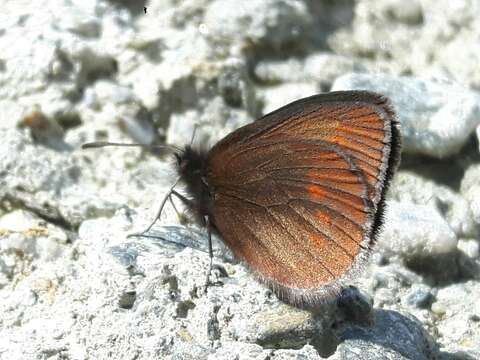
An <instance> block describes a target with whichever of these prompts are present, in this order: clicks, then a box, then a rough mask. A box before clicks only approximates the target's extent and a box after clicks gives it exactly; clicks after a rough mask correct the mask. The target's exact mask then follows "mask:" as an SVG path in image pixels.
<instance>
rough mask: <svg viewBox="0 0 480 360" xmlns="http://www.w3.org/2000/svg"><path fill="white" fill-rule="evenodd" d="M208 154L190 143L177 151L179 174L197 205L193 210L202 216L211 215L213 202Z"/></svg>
mask: <svg viewBox="0 0 480 360" xmlns="http://www.w3.org/2000/svg"><path fill="white" fill-rule="evenodd" d="M207 154H208V152H206V151H202V150H197V149H194V148H192V147H191V146H190V145H187V146H185V148H184V149H183V150H182V151H180V152H178V153H175V158H176V165H177V171H178V174H179V175H180V178H181V179H182V180H183V182H184V183H185V185H186V187H187V192H188V193H189V194H190V195H191V198H192V201H193V203H194V204H195V206H196V208H195V209H192V210H194V211H195V212H196V213H197V215H199V216H200V217H202V216H204V215H209V208H210V204H211V202H212V198H211V189H210V187H209V184H208V180H207V179H208V176H207V158H208V156H207Z"/></svg>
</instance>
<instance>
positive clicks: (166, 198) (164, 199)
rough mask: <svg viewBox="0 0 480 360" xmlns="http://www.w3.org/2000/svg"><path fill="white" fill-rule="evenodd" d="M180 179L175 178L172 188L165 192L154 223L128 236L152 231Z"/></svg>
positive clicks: (141, 234)
mask: <svg viewBox="0 0 480 360" xmlns="http://www.w3.org/2000/svg"><path fill="white" fill-rule="evenodd" d="M179 180H180V178H178V179H177V180H175V182H174V183H173V185H172V186H171V187H170V190H169V191H168V192H167V193H166V194H165V196H164V198H163V200H162V202H161V204H160V208H159V209H158V211H157V215H155V218H154V219H153V221H152V223H151V224H150V225H148V227H147V228H146V229H145V230H143V231H141V232H139V233H134V234H129V235H127V238H129V237H133V236H144V235H145V234H146V233H148V232H149V231H150V229H151V228H152V227H153V225H154V224H155V223H156V222H157V220H158V219H160V216H161V215H162V211H163V208H164V207H165V203H166V202H167V200H168V198H169V197H171V196H172V193H173V192H174V191H175V190H174V189H175V186H177V183H178V181H179Z"/></svg>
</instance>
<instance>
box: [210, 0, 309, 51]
mask: <svg viewBox="0 0 480 360" xmlns="http://www.w3.org/2000/svg"><path fill="white" fill-rule="evenodd" d="M310 22H311V19H310V17H309V14H308V11H307V8H306V7H305V5H304V4H303V3H301V2H298V1H291V0H281V1H271V0H268V1H259V0H252V1H250V2H249V3H248V5H247V4H242V5H239V4H238V3H237V2H235V1H233V0H215V1H212V3H211V4H210V5H209V6H208V8H207V10H206V12H205V17H204V24H205V31H206V32H207V33H208V35H209V37H211V38H212V40H213V41H214V42H221V43H229V42H230V43H233V44H242V42H244V41H247V40H248V41H250V42H252V43H253V46H255V47H260V48H265V47H268V48H273V49H274V50H279V49H281V48H283V47H286V46H294V47H298V46H299V45H301V43H302V41H304V40H305V39H306V37H305V35H306V33H307V31H308V29H309V26H310Z"/></svg>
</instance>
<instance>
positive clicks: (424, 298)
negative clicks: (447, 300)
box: [406, 285, 434, 309]
mask: <svg viewBox="0 0 480 360" xmlns="http://www.w3.org/2000/svg"><path fill="white" fill-rule="evenodd" d="M433 300H434V296H433V294H432V292H431V291H430V289H429V288H427V287H425V286H418V285H417V286H415V287H412V289H411V290H410V292H409V293H408V294H407V297H406V301H407V304H408V305H411V306H414V307H416V308H419V309H428V308H429V307H430V305H431V304H432V302H433Z"/></svg>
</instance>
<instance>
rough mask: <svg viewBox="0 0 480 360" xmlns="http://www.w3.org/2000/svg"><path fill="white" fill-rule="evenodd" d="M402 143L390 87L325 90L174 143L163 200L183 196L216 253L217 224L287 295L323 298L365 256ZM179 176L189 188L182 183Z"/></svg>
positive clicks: (302, 301) (309, 301)
mask: <svg viewBox="0 0 480 360" xmlns="http://www.w3.org/2000/svg"><path fill="white" fill-rule="evenodd" d="M90 145H91V146H89V144H86V146H85V147H93V146H95V143H93V144H90ZM400 151H401V135H400V124H399V122H398V121H397V119H396V116H395V113H394V110H393V108H392V105H391V104H390V101H389V100H388V99H387V98H386V97H384V96H382V95H379V94H376V93H373V92H368V91H337V92H330V93H325V94H318V95H314V96H310V97H307V98H304V99H300V100H297V101H294V102H292V103H290V104H288V105H286V106H283V107H281V108H280V109H278V110H275V111H273V112H271V113H269V114H267V115H265V116H263V117H261V118H260V119H258V120H256V121H255V122H253V123H250V124H248V125H246V126H243V127H241V128H239V129H237V130H235V131H233V132H232V133H230V134H229V135H227V136H226V137H225V138H223V139H222V140H220V141H219V142H218V143H216V144H215V145H214V146H213V147H212V148H211V149H209V150H205V149H197V148H194V147H193V146H191V145H187V146H185V147H184V148H177V147H175V148H174V155H175V158H176V166H177V171H178V175H179V177H178V179H177V181H175V183H174V184H173V186H172V187H171V189H170V190H169V192H168V193H167V195H166V197H165V198H164V201H163V202H162V205H161V207H160V209H163V206H164V205H165V202H166V200H167V198H169V197H170V196H176V197H178V198H179V199H180V200H181V201H183V203H184V204H185V205H186V206H187V208H189V209H190V210H191V212H192V213H193V214H194V217H195V219H196V221H197V222H198V223H199V224H200V225H202V226H206V227H207V228H208V230H209V248H210V253H211V252H212V251H211V238H210V236H211V233H212V232H213V233H215V234H217V235H218V236H219V237H220V238H221V239H222V240H223V242H224V243H225V244H226V245H227V246H228V247H229V248H230V249H231V251H232V252H233V254H234V255H235V256H236V257H237V258H238V259H239V260H241V261H242V262H243V263H244V264H245V265H246V266H247V267H248V268H249V269H251V271H252V272H253V273H254V275H255V276H256V277H257V279H258V280H259V281H260V282H262V283H264V284H266V286H267V287H269V288H270V289H271V290H272V291H273V292H274V293H275V294H276V295H277V296H278V297H279V298H280V299H282V300H283V301H285V302H287V303H290V304H292V305H295V306H299V307H315V306H317V305H319V304H321V303H323V302H325V301H328V300H329V299H332V298H334V297H335V296H336V295H338V294H339V292H340V290H341V288H342V286H343V284H345V282H347V281H348V280H350V279H352V277H354V276H356V275H357V274H358V273H359V271H360V270H361V268H362V266H363V265H364V263H365V260H366V259H367V257H368V254H369V252H370V250H371V248H372V246H373V245H374V243H375V241H376V239H377V237H378V234H379V232H380V229H381V226H382V223H383V212H384V207H385V194H386V191H387V189H388V186H389V183H390V181H391V179H392V176H393V174H394V172H395V170H396V168H397V167H398V164H399V161H400ZM179 181H182V182H183V183H184V184H185V186H186V190H187V193H188V194H189V196H184V195H182V194H180V193H179V192H177V191H176V190H175V186H176V185H177V183H178V182H179ZM160 213H161V210H160V212H159V214H157V218H158V217H159V215H160Z"/></svg>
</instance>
